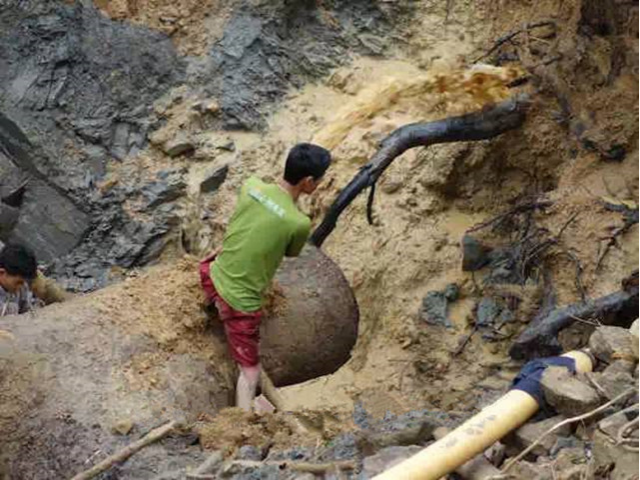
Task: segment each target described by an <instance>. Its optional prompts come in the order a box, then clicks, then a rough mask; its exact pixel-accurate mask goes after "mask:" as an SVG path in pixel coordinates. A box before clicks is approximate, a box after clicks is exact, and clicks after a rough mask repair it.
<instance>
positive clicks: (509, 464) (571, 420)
mask: <svg viewBox="0 0 640 480" xmlns="http://www.w3.org/2000/svg"><path fill="white" fill-rule="evenodd" d="M635 391H636V389H635V388H630V389H629V390H626V391H625V392H623V393H621V394H620V395H618V396H617V397H615V398H614V399H612V400H609V401H608V402H607V403H604V404H602V405H600V406H599V407H598V408H595V409H593V410H591V411H589V412H587V413H583V414H582V415H578V416H577V417H571V418H567V419H566V420H563V421H562V422H559V423H556V424H555V425H554V426H553V427H551V428H550V429H549V430H547V431H546V432H544V433H543V434H542V435H540V436H539V437H538V438H537V439H536V440H535V442H533V443H532V444H531V445H529V446H528V447H527V448H525V449H524V450H523V451H522V452H520V454H518V455H517V456H516V457H514V458H513V459H511V460H510V461H509V462H507V464H506V465H505V466H504V467H503V468H502V470H501V471H502V472H503V473H505V472H507V471H509V469H510V468H511V467H513V466H514V465H515V464H516V462H519V461H520V460H522V459H523V458H524V457H525V456H526V455H527V454H528V453H529V452H530V451H531V450H533V449H534V448H535V447H537V446H538V445H539V444H540V442H541V441H542V440H544V438H545V437H546V436H547V435H549V434H551V433H553V432H555V431H556V430H557V429H559V428H560V427H563V426H565V425H569V424H570V423H574V422H579V421H580V420H584V419H585V418H589V417H592V416H594V415H596V414H598V413H600V412H602V411H603V410H606V409H607V408H609V407H610V406H611V405H613V404H614V403H616V402H618V401H620V400H622V399H623V398H625V397H627V396H629V395H630V394H632V393H633V392H635Z"/></svg>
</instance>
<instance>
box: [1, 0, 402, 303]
mask: <svg viewBox="0 0 640 480" xmlns="http://www.w3.org/2000/svg"><path fill="white" fill-rule="evenodd" d="M5 3H6V5H3V8H2V11H0V52H1V53H0V152H2V153H0V178H1V179H2V181H1V182H0V196H2V195H3V194H4V190H11V189H14V188H16V187H17V186H18V185H20V184H21V183H22V182H23V181H24V180H25V179H26V178H30V179H31V180H30V182H29V184H28V187H27V193H26V196H25V201H24V204H23V205H22V207H21V208H20V209H19V211H17V212H16V211H9V210H8V209H7V208H4V207H3V209H2V210H0V218H1V219H2V228H0V240H2V241H7V240H15V241H21V242H24V243H27V244H28V245H29V246H31V247H32V248H33V249H34V250H35V252H36V253H37V255H38V256H39V259H40V261H41V262H44V263H46V264H47V266H48V273H49V274H50V275H52V276H54V277H57V278H58V279H60V280H62V281H63V282H64V283H65V286H67V287H68V288H72V289H75V290H80V291H87V290H92V289H95V288H96V287H100V286H102V285H104V284H105V283H107V280H108V279H107V274H108V271H109V269H110V268H111V267H112V266H114V265H115V266H118V267H122V268H129V267H131V266H139V265H144V264H145V263H147V262H149V261H151V260H153V259H154V258H155V257H157V256H158V254H159V253H160V252H161V251H162V249H163V247H164V245H165V244H166V243H167V239H166V238H167V235H168V233H170V232H172V231H173V230H177V228H176V227H177V224H178V223H179V219H180V214H179V213H178V212H176V211H175V210H176V207H175V206H174V203H175V202H176V200H177V199H178V198H179V197H180V195H182V193H183V192H182V191H181V190H180V189H179V188H178V189H172V190H171V192H170V193H171V194H169V195H167V196H164V197H162V196H160V198H158V200H157V201H151V202H147V204H145V205H143V206H142V207H141V208H140V210H139V211H136V212H133V214H132V212H131V211H130V210H126V211H125V208H124V207H123V204H124V203H125V202H127V201H133V202H135V201H137V198H138V197H139V196H140V195H141V194H143V195H145V194H151V195H153V194H154V190H155V189H157V188H162V187H163V186H162V185H158V184H157V182H156V181H155V180H153V179H151V180H149V179H142V180H141V181H138V179H124V178H121V180H122V181H121V182H118V183H117V184H115V185H111V186H110V187H109V188H108V189H101V188H99V187H98V185H99V183H100V181H101V180H103V179H104V175H105V172H106V171H107V170H108V167H109V166H110V164H119V163H120V162H123V161H124V160H125V159H128V158H131V157H132V156H135V155H136V154H138V153H139V152H141V151H143V150H144V149H145V148H147V144H148V138H149V136H150V134H152V133H153V132H154V131H157V130H158V128H159V127H161V126H162V124H163V121H164V118H163V113H162V112H161V111H155V110H154V103H155V102H157V101H158V100H160V99H161V98H164V96H166V95H170V94H171V92H172V91H174V90H177V88H176V87H178V86H180V88H182V89H183V91H184V92H189V94H193V95H195V96H199V97H203V98H207V99H210V100H209V101H208V102H207V103H206V104H203V106H202V110H203V111H207V112H212V115H210V117H211V123H210V124H207V125H203V128H206V129H215V128H227V129H228V128H233V129H244V130H246V129H259V128H261V127H263V126H264V125H265V120H264V115H265V113H266V112H267V110H268V109H269V108H270V107H271V106H272V105H273V103H274V102H276V101H277V100H279V99H280V98H281V97H282V96H284V94H285V93H286V92H287V91H289V90H290V89H291V88H292V87H300V86H301V85H303V84H304V83H305V82H306V81H309V80H311V79H314V78H318V77H319V76H322V75H325V74H327V73H328V72H329V71H330V69H331V68H333V67H335V66H337V65H339V64H341V63H342V62H345V61H347V60H348V59H349V56H348V52H351V51H355V52H360V53H376V52H377V53H379V52H380V51H382V50H383V49H384V48H385V45H386V41H383V39H384V38H388V37H387V36H386V34H387V33H389V32H390V31H391V29H392V28H393V22H391V21H390V18H391V16H395V15H398V14H401V12H400V13H399V12H396V11H395V10H396V8H395V7H394V6H393V5H391V4H389V5H386V4H381V5H378V4H377V3H376V2H373V3H372V2H365V1H357V2H346V3H344V2H342V3H340V2H337V3H336V4H335V5H332V6H331V7H329V8H331V9H333V10H335V11H334V12H333V14H332V15H331V18H333V21H332V22H330V23H327V22H326V16H325V15H324V9H321V8H316V7H315V5H313V4H312V3H309V2H258V3H254V2H246V3H244V2H242V3H241V4H240V5H238V8H237V9H234V12H233V15H231V17H230V18H229V19H228V21H227V24H226V25H225V26H224V33H223V35H222V38H221V39H220V40H219V41H218V42H217V43H215V44H214V45H212V46H211V47H210V51H209V52H208V54H206V55H202V56H199V57H183V58H181V57H180V56H179V55H178V54H177V52H176V50H175V49H174V47H173V44H172V43H171V41H170V39H169V38H168V37H167V36H166V35H164V34H162V33H160V32H157V31H152V30H149V29H147V28H145V27H142V26H136V25H133V24H130V23H128V22H120V21H113V20H110V19H109V18H107V17H106V16H104V15H103V14H101V13H100V12H99V11H98V10H97V9H96V7H95V6H94V4H93V2H92V1H90V0H80V1H76V2H42V1H39V0H26V1H20V2H14V1H10V2H5ZM400 10H401V9H400ZM203 14H204V15H206V14H207V12H203ZM195 147H196V145H195V144H193V143H192V142H191V141H190V140H189V139H188V138H174V139H172V140H170V141H169V142H168V143H167V144H166V145H164V144H163V145H162V146H161V147H160V148H161V149H162V150H164V151H165V154H166V155H167V156H170V157H173V156H177V155H183V154H187V153H190V152H192V151H193V149H194V148H195ZM127 180H128V181H127ZM212 181H213V180H212ZM149 182H150V183H151V184H150V185H147V183H149ZM204 188H205V189H209V190H211V189H215V181H214V185H213V186H211V187H210V186H205V187H204ZM164 193H169V192H167V191H165V192H164ZM156 197H158V196H157V195H156ZM135 214H139V215H135ZM5 220H6V221H5ZM9 220H10V221H9Z"/></svg>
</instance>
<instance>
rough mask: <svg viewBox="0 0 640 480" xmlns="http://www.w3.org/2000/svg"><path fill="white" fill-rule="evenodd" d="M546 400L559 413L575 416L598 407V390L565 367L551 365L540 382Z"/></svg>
mask: <svg viewBox="0 0 640 480" xmlns="http://www.w3.org/2000/svg"><path fill="white" fill-rule="evenodd" d="M540 384H541V386H542V391H543V392H544V397H545V400H546V401H547V403H548V404H549V405H551V406H552V407H553V408H554V409H555V410H556V411H557V412H558V413H561V414H563V415H566V416H568V417H573V416H575V415H580V414H582V413H585V412H587V411H589V410H592V409H594V408H596V407H597V406H598V405H599V403H600V397H599V396H598V392H597V391H596V390H595V389H594V388H592V387H591V386H590V385H588V384H587V383H585V382H584V381H582V380H580V379H579V378H578V377H576V376H574V375H572V374H571V373H570V372H569V371H568V370H567V369H566V368H564V367H549V368H547V369H546V370H545V372H544V374H543V375H542V380H541V382H540Z"/></svg>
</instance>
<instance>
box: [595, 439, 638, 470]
mask: <svg viewBox="0 0 640 480" xmlns="http://www.w3.org/2000/svg"><path fill="white" fill-rule="evenodd" d="M591 448H592V454H593V462H594V465H593V466H594V469H595V470H597V469H599V468H601V469H607V470H608V469H609V468H610V466H611V465H613V470H612V471H611V473H610V474H609V478H610V479H612V480H631V479H633V478H637V477H638V452H630V451H628V450H627V449H625V448H623V447H622V446H621V445H616V444H615V443H614V441H613V440H612V438H611V437H610V436H608V435H607V434H605V433H604V432H601V431H599V430H596V431H595V432H594V434H593V443H592V447H591Z"/></svg>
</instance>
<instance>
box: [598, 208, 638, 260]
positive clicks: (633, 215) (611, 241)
mask: <svg viewBox="0 0 640 480" xmlns="http://www.w3.org/2000/svg"><path fill="white" fill-rule="evenodd" d="M604 208H605V209H607V210H610V211H612V212H619V213H622V214H623V220H624V223H623V225H622V226H620V227H616V228H615V229H614V230H613V231H612V232H611V235H609V236H608V237H605V238H604V239H603V240H608V241H607V243H606V245H605V246H604V248H603V249H602V251H601V252H600V253H599V255H598V259H597V261H596V272H597V271H598V270H600V266H601V265H602V262H603V261H604V257H606V256H607V253H609V249H610V248H611V247H613V246H614V245H616V246H617V245H618V237H619V236H620V235H622V234H623V233H625V232H627V231H628V230H629V229H630V228H631V227H632V226H633V225H635V224H636V223H638V220H639V217H638V209H637V208H635V209H633V208H629V207H628V206H627V205H617V204H612V203H608V202H604Z"/></svg>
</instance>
